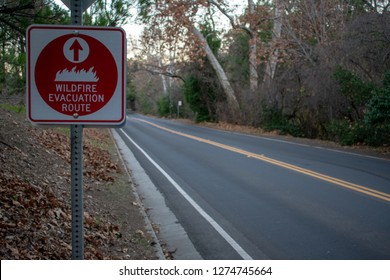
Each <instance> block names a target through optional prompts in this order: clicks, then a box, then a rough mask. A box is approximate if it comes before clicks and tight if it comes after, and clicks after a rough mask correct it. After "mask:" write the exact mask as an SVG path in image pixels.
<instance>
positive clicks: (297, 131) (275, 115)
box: [260, 105, 303, 137]
mask: <svg viewBox="0 0 390 280" xmlns="http://www.w3.org/2000/svg"><path fill="white" fill-rule="evenodd" d="M260 126H261V128H263V129H264V130H265V131H277V132H278V133H279V134H282V135H285V134H289V135H292V136H295V137H302V136H303V133H302V130H301V128H300V126H299V123H298V121H297V120H295V119H294V118H292V117H290V116H287V115H285V114H283V112H282V110H281V109H279V108H277V107H276V106H269V105H263V109H262V113H261V116H260Z"/></svg>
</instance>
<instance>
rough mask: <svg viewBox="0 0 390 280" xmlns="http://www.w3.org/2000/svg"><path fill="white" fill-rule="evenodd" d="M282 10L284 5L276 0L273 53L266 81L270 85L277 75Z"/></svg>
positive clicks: (279, 0)
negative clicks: (277, 44)
mask: <svg viewBox="0 0 390 280" xmlns="http://www.w3.org/2000/svg"><path fill="white" fill-rule="evenodd" d="M282 12H283V5H282V1H281V0H275V18H274V27H273V29H272V42H271V53H270V57H269V60H268V63H267V66H266V70H265V76H264V83H265V84H266V85H270V83H271V81H272V80H273V78H274V76H275V71H276V66H277V63H278V56H279V49H278V48H277V47H276V43H277V41H278V40H279V39H280V36H281V33H282Z"/></svg>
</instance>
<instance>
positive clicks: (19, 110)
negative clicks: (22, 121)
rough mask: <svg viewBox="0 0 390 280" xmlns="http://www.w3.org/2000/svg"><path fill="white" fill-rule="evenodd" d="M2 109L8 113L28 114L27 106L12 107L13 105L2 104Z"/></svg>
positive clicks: (0, 105)
mask: <svg viewBox="0 0 390 280" xmlns="http://www.w3.org/2000/svg"><path fill="white" fill-rule="evenodd" d="M0 107H1V108H3V109H6V110H8V111H11V112H15V113H18V114H21V113H26V106H25V105H11V104H6V103H2V104H0Z"/></svg>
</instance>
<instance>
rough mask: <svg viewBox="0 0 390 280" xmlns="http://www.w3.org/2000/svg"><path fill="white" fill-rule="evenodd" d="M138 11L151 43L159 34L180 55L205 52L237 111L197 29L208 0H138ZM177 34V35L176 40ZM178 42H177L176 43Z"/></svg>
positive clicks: (227, 84) (232, 95) (234, 107)
mask: <svg viewBox="0 0 390 280" xmlns="http://www.w3.org/2000/svg"><path fill="white" fill-rule="evenodd" d="M139 5H140V15H141V16H142V18H143V20H144V22H145V23H146V24H148V29H147V34H146V36H145V37H144V38H145V39H146V40H148V41H149V42H150V43H152V42H153V41H155V40H156V38H158V39H159V40H164V41H165V42H166V46H167V48H168V49H170V50H172V49H173V48H176V49H177V52H178V55H179V56H181V57H182V58H183V59H188V58H191V59H194V60H199V59H200V58H201V57H202V56H204V55H206V56H207V58H208V59H209V61H210V63H211V65H212V67H213V68H214V70H215V72H216V75H217V77H218V80H219V82H220V84H221V86H222V88H223V89H224V92H225V95H226V97H227V101H228V103H229V106H230V108H231V109H232V111H235V112H236V111H238V109H239V104H238V101H237V98H236V95H235V92H234V90H233V87H232V86H231V84H230V81H229V79H228V78H227V75H226V73H225V71H224V70H223V68H222V66H221V64H220V63H219V61H218V59H217V58H216V56H215V54H214V53H213V52H212V50H211V49H210V46H209V45H208V42H207V40H206V38H205V37H204V36H203V34H202V32H201V31H200V30H199V24H198V21H199V20H200V18H202V17H203V18H204V15H206V16H207V14H208V10H209V9H211V5H210V2H209V1H206V0H197V1H184V0H178V1H169V0H154V1H152V0H139ZM178 38H180V39H179V40H181V41H178ZM177 44H178V45H177Z"/></svg>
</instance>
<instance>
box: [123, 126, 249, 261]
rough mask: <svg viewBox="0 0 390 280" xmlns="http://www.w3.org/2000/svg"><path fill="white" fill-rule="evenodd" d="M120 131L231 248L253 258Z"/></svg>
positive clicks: (246, 257)
mask: <svg viewBox="0 0 390 280" xmlns="http://www.w3.org/2000/svg"><path fill="white" fill-rule="evenodd" d="M120 131H122V133H123V134H124V135H125V136H126V138H127V139H128V140H129V141H130V142H131V143H133V145H134V146H135V147H136V148H137V149H138V150H139V151H140V152H141V153H142V154H143V155H144V156H145V157H146V158H147V159H148V160H149V161H150V162H151V163H152V164H153V165H154V166H155V167H156V168H157V169H158V170H159V171H160V172H161V174H163V175H164V177H165V178H167V180H168V181H169V182H170V183H171V184H172V185H173V186H174V187H175V188H176V190H177V191H178V192H179V193H180V194H181V195H182V196H183V197H184V198H185V199H186V200H187V201H188V202H189V203H190V204H191V205H192V207H194V208H195V210H196V211H197V212H198V213H199V214H200V215H201V216H202V217H203V218H204V219H205V220H206V221H207V222H208V223H209V224H210V225H211V226H212V227H213V228H214V229H215V230H216V231H217V232H218V233H219V234H220V235H221V236H222V237H223V239H225V240H226V242H228V243H229V244H230V246H232V248H233V249H234V250H235V251H236V252H237V253H238V254H239V255H240V256H241V257H242V258H243V259H244V260H253V258H252V257H251V256H250V255H249V254H248V253H247V252H246V251H245V250H244V249H243V248H242V247H241V246H240V245H239V244H238V243H237V242H236V241H235V240H234V239H233V238H232V237H231V236H230V235H229V234H228V233H227V232H226V231H225V230H224V229H223V228H222V227H221V226H220V225H219V224H218V223H217V222H216V221H215V220H214V219H213V218H212V217H210V215H209V214H207V213H206V212H205V211H204V210H203V209H202V208H201V207H200V206H199V204H197V203H196V202H195V201H194V200H193V199H192V198H191V197H190V196H189V195H188V194H187V193H186V192H185V191H184V190H183V189H182V188H181V187H180V186H179V184H178V183H176V181H175V180H174V179H173V178H172V177H171V176H169V174H168V173H167V172H165V170H164V169H162V167H161V166H160V165H158V164H157V163H156V162H155V161H154V160H153V159H152V158H151V157H150V156H149V155H148V154H147V153H146V152H145V151H144V150H143V149H142V148H141V147H140V146H138V144H137V143H135V142H134V141H133V139H131V138H130V136H129V135H127V133H126V132H125V131H124V130H123V129H122V128H120Z"/></svg>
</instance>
